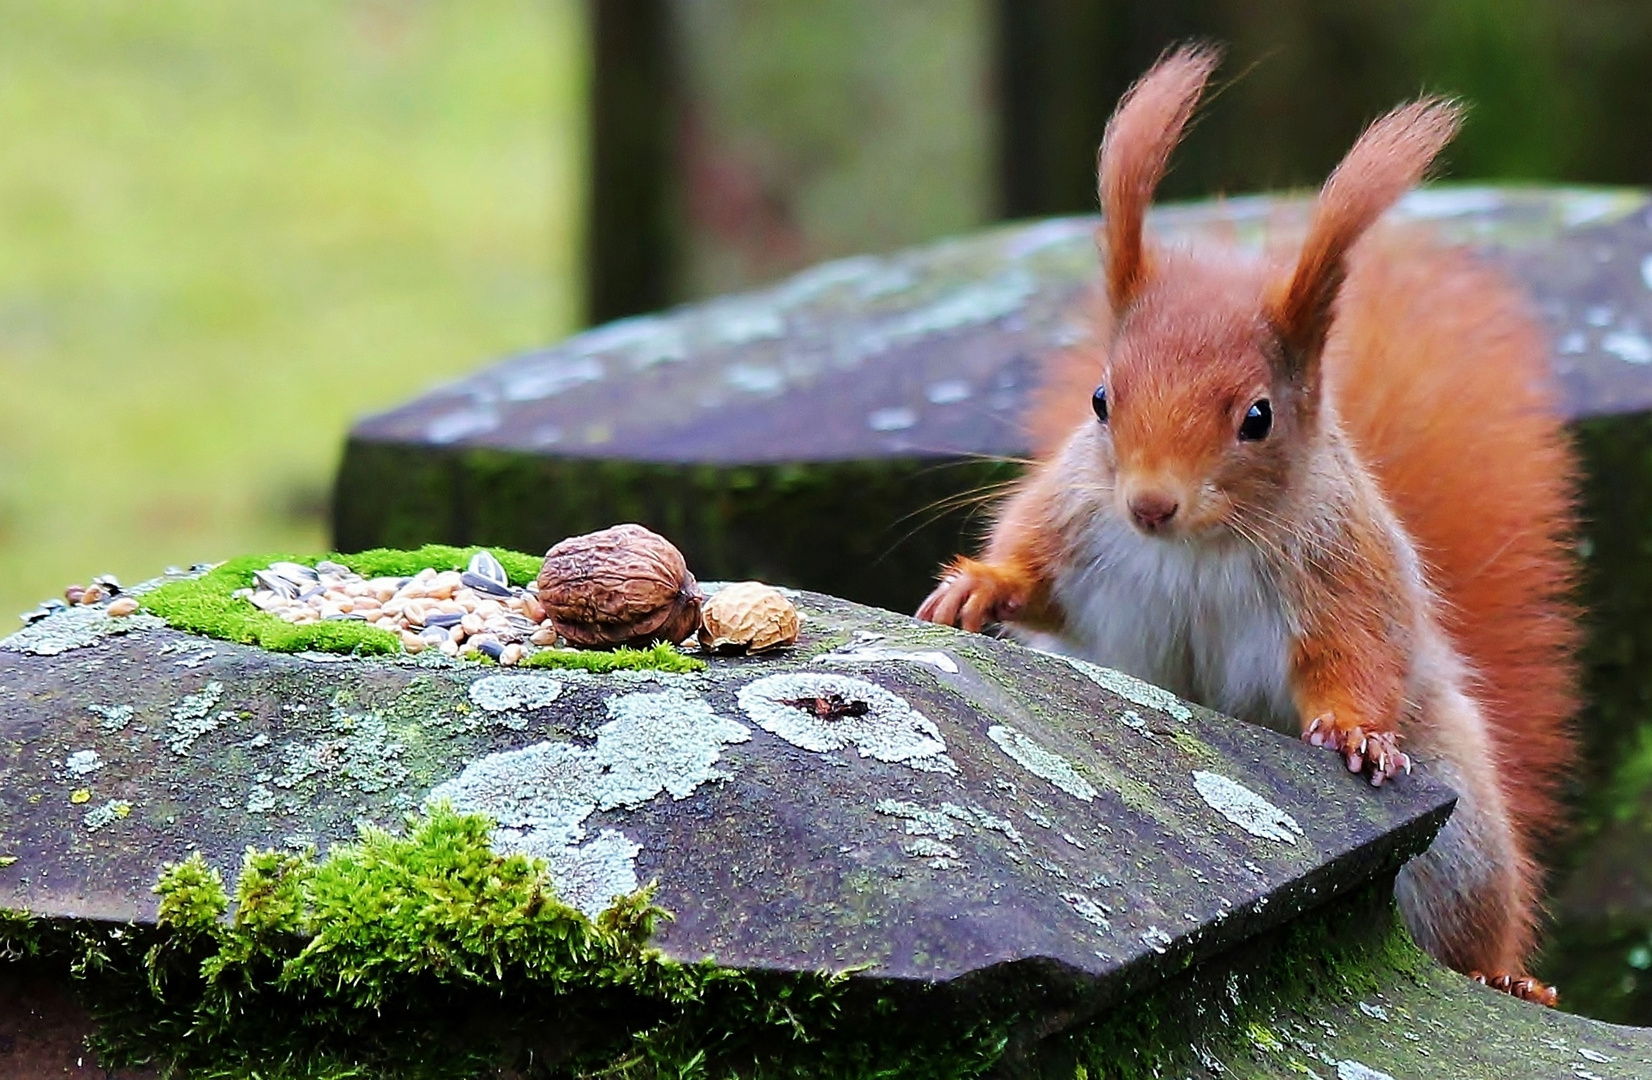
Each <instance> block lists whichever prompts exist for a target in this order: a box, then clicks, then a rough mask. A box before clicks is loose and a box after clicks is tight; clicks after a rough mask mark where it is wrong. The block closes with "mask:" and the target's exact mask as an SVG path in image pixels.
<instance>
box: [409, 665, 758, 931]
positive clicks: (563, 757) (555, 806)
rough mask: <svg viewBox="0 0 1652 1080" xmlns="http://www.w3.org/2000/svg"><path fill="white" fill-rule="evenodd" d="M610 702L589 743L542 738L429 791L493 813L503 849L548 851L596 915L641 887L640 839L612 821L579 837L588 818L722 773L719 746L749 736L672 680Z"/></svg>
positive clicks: (562, 882) (560, 887)
mask: <svg viewBox="0 0 1652 1080" xmlns="http://www.w3.org/2000/svg"><path fill="white" fill-rule="evenodd" d="M606 705H607V709H608V714H609V716H610V719H609V721H608V722H607V723H605V724H603V725H602V726H601V727H599V728H598V729H597V737H596V742H595V743H594V744H593V745H591V746H589V747H586V746H580V745H577V744H574V743H560V742H541V743H535V744H534V745H532V746H527V747H524V748H522V749H520V750H507V751H504V752H501V753H497V754H490V755H488V756H487V757H484V758H482V759H480V760H478V761H475V762H472V763H471V764H470V765H468V766H466V768H465V770H464V771H463V772H462V773H460V774H459V775H458V776H457V777H455V778H453V779H452V780H448V781H446V782H445V783H442V784H438V785H437V786H436V787H435V788H434V789H433V790H432V791H431V792H430V795H429V796H428V801H430V802H438V801H445V802H447V803H449V804H450V805H451V806H452V807H453V808H454V809H455V810H459V811H461V812H466V813H483V814H486V815H488V816H489V817H490V818H492V819H493V821H494V823H495V827H494V843H495V845H496V846H497V847H498V848H500V849H501V850H504V851H515V852H521V853H523V854H527V855H532V856H535V857H538V858H541V859H544V860H545V863H546V866H547V868H548V870H549V872H550V874H551V880H552V881H553V882H554V883H555V885H556V888H557V892H558V894H559V895H560V896H561V897H562V898H563V899H564V900H566V901H567V902H568V903H570V904H573V905H574V906H575V907H578V908H579V909H580V910H581V911H584V912H586V913H587V914H589V915H592V916H593V917H594V916H595V915H596V914H597V913H598V912H600V911H602V909H603V908H605V907H607V905H608V903H609V902H610V900H611V899H612V898H613V897H614V896H616V895H619V894H621V893H627V892H631V891H634V890H635V889H636V884H637V883H636V869H635V861H636V856H637V854H638V853H639V852H640V851H641V848H639V847H638V846H637V845H636V843H635V842H633V841H632V840H630V839H629V838H628V837H626V836H625V835H624V834H623V833H621V832H618V831H616V830H612V829H605V830H603V831H602V832H601V833H600V834H599V835H598V836H597V837H596V838H595V839H593V840H591V841H590V842H589V843H584V844H582V843H581V841H583V840H584V839H585V825H584V823H585V820H586V818H588V817H590V816H591V814H593V813H595V812H596V811H597V810H599V809H602V810H612V809H616V808H621V807H625V808H632V807H636V806H640V805H641V804H643V803H645V802H647V801H649V800H650V799H652V798H654V797H655V796H657V795H659V794H661V793H662V792H664V793H668V794H670V795H671V797H672V798H675V799H683V798H687V797H688V796H690V795H692V794H693V793H694V792H695V791H696V790H697V789H698V788H699V787H700V786H701V785H703V784H706V783H709V782H711V781H714V780H720V779H724V778H725V777H726V775H727V774H726V773H724V772H722V771H721V770H719V769H717V768H716V765H717V762H718V760H719V758H720V757H721V754H722V752H723V750H724V749H725V748H726V747H728V746H729V745H731V744H734V743H740V742H745V741H746V740H748V739H750V738H751V733H750V731H749V730H748V729H747V728H746V727H745V725H743V724H739V723H736V722H734V721H732V720H729V719H726V718H724V717H721V716H719V715H717V713H716V712H715V711H714V710H713V709H712V708H711V706H710V705H709V704H707V703H706V701H705V700H704V699H703V698H701V697H700V696H699V695H698V694H695V693H692V692H690V691H687V690H682V689H678V688H674V687H673V688H668V689H665V690H661V691H656V692H652V693H634V694H622V695H619V696H617V697H613V698H610V699H608V701H607V702H606Z"/></svg>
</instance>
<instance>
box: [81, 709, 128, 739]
mask: <svg viewBox="0 0 1652 1080" xmlns="http://www.w3.org/2000/svg"><path fill="white" fill-rule="evenodd" d="M86 711H87V712H89V713H91V714H92V715H93V716H95V717H97V718H98V730H99V731H102V732H104V733H106V734H109V735H113V734H115V733H116V732H118V731H122V730H124V729H125V728H126V725H127V724H130V723H131V722H132V717H133V716H135V715H136V714H137V710H135V709H133V708H132V706H130V705H88V706H86Z"/></svg>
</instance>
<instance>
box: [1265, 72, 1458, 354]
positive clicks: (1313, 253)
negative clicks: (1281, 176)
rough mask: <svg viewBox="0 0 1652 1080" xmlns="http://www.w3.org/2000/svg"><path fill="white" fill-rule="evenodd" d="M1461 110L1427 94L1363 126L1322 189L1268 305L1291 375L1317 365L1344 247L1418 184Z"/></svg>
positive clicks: (1453, 128) (1455, 125)
mask: <svg viewBox="0 0 1652 1080" xmlns="http://www.w3.org/2000/svg"><path fill="white" fill-rule="evenodd" d="M1461 119H1462V110H1461V109H1460V108H1459V107H1458V106H1457V105H1456V104H1455V103H1454V102H1451V101H1447V100H1444V99H1440V98H1425V99H1423V100H1421V101H1414V102H1412V103H1411V104H1409V105H1404V106H1401V107H1400V108H1398V109H1395V110H1394V111H1393V112H1391V113H1389V114H1388V115H1387V116H1384V117H1383V118H1382V119H1381V120H1378V121H1377V122H1376V123H1374V124H1372V125H1371V126H1370V127H1368V128H1366V129H1365V134H1363V135H1361V136H1360V137H1359V141H1358V142H1356V143H1354V148H1353V149H1352V150H1349V151H1348V156H1347V157H1344V158H1343V159H1342V164H1340V165H1338V166H1337V167H1336V171H1335V172H1333V173H1332V174H1331V178H1330V179H1329V180H1327V181H1325V187H1324V188H1323V189H1321V190H1320V193H1319V200H1318V202H1316V203H1315V205H1314V213H1313V220H1312V222H1311V223H1310V224H1309V226H1308V237H1307V240H1306V241H1305V242H1304V243H1303V245H1302V254H1301V256H1300V257H1299V258H1298V259H1297V263H1296V269H1295V271H1294V273H1292V275H1291V276H1290V278H1289V280H1288V281H1286V282H1283V283H1282V286H1283V287H1282V288H1279V289H1276V291H1275V294H1274V296H1273V297H1272V299H1271V301H1270V304H1269V307H1270V312H1269V314H1270V316H1271V317H1272V320H1273V323H1274V326H1275V328H1276V329H1277V330H1278V332H1279V335H1280V337H1281V338H1283V341H1284V346H1285V349H1284V352H1285V355H1286V357H1287V363H1290V364H1292V365H1293V366H1296V367H1298V368H1299V369H1301V370H1299V371H1298V372H1296V373H1295V374H1298V375H1309V376H1311V375H1312V374H1313V373H1315V372H1316V371H1317V368H1318V363H1319V353H1320V349H1321V347H1322V346H1323V345H1324V344H1325V335H1326V333H1327V331H1328V330H1329V329H1330V325H1331V314H1332V307H1333V305H1334V304H1335V301H1336V296H1337V291H1338V290H1339V289H1340V288H1341V287H1342V281H1343V279H1344V278H1345V277H1346V276H1347V273H1348V268H1347V256H1348V251H1349V249H1351V248H1352V247H1353V246H1354V242H1355V241H1356V240H1358V239H1359V238H1360V235H1361V234H1362V233H1364V232H1365V230H1366V229H1367V228H1369V227H1370V226H1371V223H1372V222H1374V221H1376V220H1377V218H1378V217H1379V216H1381V214H1382V212H1383V211H1384V210H1387V209H1388V208H1389V207H1390V206H1392V205H1393V203H1394V201H1395V200H1396V199H1398V198H1399V197H1400V196H1401V195H1404V194H1405V193H1406V191H1408V190H1409V189H1410V188H1412V187H1413V186H1415V185H1416V183H1417V182H1418V181H1419V180H1421V179H1422V177H1423V173H1424V172H1425V171H1427V169H1428V166H1429V164H1430V163H1431V162H1432V161H1433V160H1434V157H1435V155H1437V154H1438V153H1439V152H1440V151H1441V150H1442V149H1444V147H1445V144H1446V143H1448V142H1450V141H1451V137H1452V136H1453V135H1455V134H1457V128H1458V125H1459V123H1460V122H1461Z"/></svg>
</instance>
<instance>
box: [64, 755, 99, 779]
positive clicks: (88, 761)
mask: <svg viewBox="0 0 1652 1080" xmlns="http://www.w3.org/2000/svg"><path fill="white" fill-rule="evenodd" d="M103 764H104V762H103V758H102V757H101V756H100V755H99V754H98V752H97V751H96V750H76V751H75V752H74V753H72V754H70V755H69V759H68V760H67V761H65V762H64V763H63V768H64V770H65V771H67V772H68V774H69V775H70V776H85V775H87V774H88V773H94V772H97V771H98V770H99V769H101V768H103Z"/></svg>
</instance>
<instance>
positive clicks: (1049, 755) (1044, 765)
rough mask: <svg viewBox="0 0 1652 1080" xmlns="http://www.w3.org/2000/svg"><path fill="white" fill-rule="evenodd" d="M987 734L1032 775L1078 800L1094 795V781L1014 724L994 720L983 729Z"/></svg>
mask: <svg viewBox="0 0 1652 1080" xmlns="http://www.w3.org/2000/svg"><path fill="white" fill-rule="evenodd" d="M987 738H989V739H991V740H992V741H993V742H994V743H996V744H997V745H998V748H999V749H1000V750H1002V751H1004V753H1006V754H1008V755H1009V756H1010V758H1011V759H1013V760H1014V761H1015V763H1016V764H1017V765H1020V766H1021V767H1022V768H1023V769H1026V770H1027V771H1028V772H1030V773H1032V774H1033V775H1034V776H1038V777H1042V778H1043V779H1045V780H1048V781H1049V782H1050V783H1052V784H1054V785H1055V786H1056V787H1058V788H1060V789H1061V790H1062V791H1065V792H1066V793H1067V794H1069V795H1071V796H1072V797H1073V798H1075V799H1078V800H1080V801H1081V802H1090V801H1091V800H1092V799H1094V798H1095V797H1096V788H1095V785H1094V784H1092V783H1090V781H1088V780H1086V779H1084V777H1082V776H1080V775H1079V774H1078V770H1076V769H1074V768H1073V765H1072V763H1071V762H1069V761H1068V760H1067V759H1066V758H1064V757H1062V756H1061V755H1060V754H1056V753H1054V752H1052V751H1050V750H1046V749H1045V748H1044V747H1042V746H1039V745H1038V744H1037V743H1036V742H1034V741H1033V740H1032V739H1030V738H1028V737H1027V736H1026V735H1024V734H1022V733H1021V732H1019V731H1017V730H1016V729H1015V728H1012V727H1008V726H1006V725H1003V724H994V725H993V726H992V727H989V728H988V729H987Z"/></svg>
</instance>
